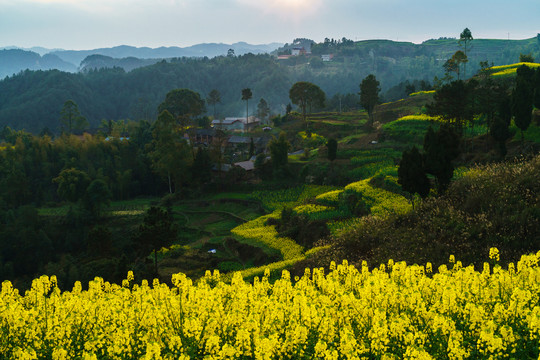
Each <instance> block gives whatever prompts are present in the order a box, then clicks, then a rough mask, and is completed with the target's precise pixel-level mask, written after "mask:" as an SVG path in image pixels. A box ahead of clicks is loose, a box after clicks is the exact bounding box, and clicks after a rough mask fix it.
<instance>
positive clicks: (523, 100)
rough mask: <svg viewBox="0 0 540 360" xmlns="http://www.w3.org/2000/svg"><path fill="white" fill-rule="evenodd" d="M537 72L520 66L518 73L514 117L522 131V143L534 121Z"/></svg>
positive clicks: (514, 91)
mask: <svg viewBox="0 0 540 360" xmlns="http://www.w3.org/2000/svg"><path fill="white" fill-rule="evenodd" d="M534 76H535V71H534V70H533V69H531V68H529V67H528V66H526V65H522V66H520V67H519V68H518V69H517V71H516V86H515V87H514V90H513V91H512V115H513V116H514V122H515V124H516V126H517V127H518V128H519V129H520V130H521V142H522V143H523V140H524V135H523V132H524V131H526V130H527V128H528V127H529V125H530V124H531V120H532V109H533V100H534V96H533V95H534V86H533V77H534Z"/></svg>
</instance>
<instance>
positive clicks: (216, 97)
mask: <svg viewBox="0 0 540 360" xmlns="http://www.w3.org/2000/svg"><path fill="white" fill-rule="evenodd" d="M206 102H207V103H208V105H212V107H213V108H214V113H213V116H214V119H215V118H216V104H217V103H221V94H220V93H219V91H217V90H216V89H213V90H212V91H210V93H209V94H208V97H207V98H206Z"/></svg>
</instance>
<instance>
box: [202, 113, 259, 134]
mask: <svg viewBox="0 0 540 360" xmlns="http://www.w3.org/2000/svg"><path fill="white" fill-rule="evenodd" d="M260 123H261V121H260V120H259V119H257V118H256V117H254V116H250V117H249V118H248V119H247V120H246V118H245V117H226V118H225V119H216V120H212V126H213V127H214V129H221V130H225V131H237V132H244V131H250V130H252V129H253V128H255V127H257V126H258V125H259V124H260Z"/></svg>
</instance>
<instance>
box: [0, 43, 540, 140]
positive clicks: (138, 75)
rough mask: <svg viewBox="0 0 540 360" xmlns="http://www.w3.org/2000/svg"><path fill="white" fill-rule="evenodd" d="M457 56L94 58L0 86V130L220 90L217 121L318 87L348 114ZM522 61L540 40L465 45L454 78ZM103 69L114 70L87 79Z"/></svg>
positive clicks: (444, 47) (389, 48) (346, 50)
mask: <svg viewBox="0 0 540 360" xmlns="http://www.w3.org/2000/svg"><path fill="white" fill-rule="evenodd" d="M307 41H309V40H307ZM294 44H295V42H293V44H292V45H294ZM299 44H301V42H299ZM290 47H291V45H287V46H286V47H284V48H282V49H280V50H279V51H278V53H280V52H281V53H283V52H287V51H288V50H287V49H289V50H290ZM459 49H460V46H459V43H458V40H456V39H439V40H429V41H426V42H424V43H422V44H418V45H416V44H413V43H404V42H394V41H388V40H370V41H359V42H353V41H351V40H347V39H342V40H339V41H335V40H329V39H326V40H325V41H324V42H323V43H319V44H313V45H312V46H311V51H312V54H311V55H301V56H293V57H290V58H289V59H286V60H277V59H276V58H275V57H273V56H270V55H253V54H247V55H241V56H234V55H233V56H227V57H226V56H219V57H215V58H212V59H208V58H174V59H169V60H162V61H160V62H159V63H157V64H153V65H150V66H144V67H138V66H141V65H144V64H145V61H143V60H140V59H134V58H131V59H130V58H128V59H115V58H110V57H105V56H95V57H92V58H88V59H86V60H85V61H84V62H83V64H82V65H83V67H84V68H85V69H87V71H84V72H82V73H65V72H60V71H56V70H52V71H24V72H22V73H19V74H18V75H15V76H12V77H8V78H6V79H4V80H3V81H0V127H3V126H5V125H9V126H10V127H12V128H14V129H26V130H27V131H30V132H33V133H39V132H40V131H41V130H43V129H44V128H48V129H49V130H51V131H53V132H58V129H59V121H58V119H59V112H60V110H61V108H62V105H63V104H64V102H65V101H66V100H68V99H72V100H74V101H75V102H76V103H77V104H78V105H79V108H80V110H81V113H82V115H83V116H85V117H86V118H87V119H88V121H89V126H90V127H97V126H98V124H99V122H100V121H101V120H103V119H106V120H119V119H131V120H140V119H148V120H151V119H155V117H156V116H157V113H156V109H157V106H158V105H159V103H160V102H161V100H162V99H163V97H164V95H165V94H166V93H167V92H169V91H170V90H172V89H175V88H189V89H192V90H194V91H197V92H199V93H200V94H201V96H202V97H203V98H205V97H206V96H207V95H208V94H209V92H210V91H211V90H212V89H216V90H218V91H219V92H220V93H221V103H218V104H217V105H216V115H217V116H221V117H224V116H241V115H243V114H245V106H244V105H245V104H244V103H243V101H242V100H241V90H242V89H243V88H247V87H249V88H250V89H251V90H252V92H253V99H254V101H252V102H250V113H254V112H255V111H256V105H257V103H258V101H259V100H260V99H261V98H264V99H265V100H266V102H267V103H268V105H269V107H270V109H271V111H272V112H273V113H284V112H285V107H286V105H287V104H288V103H289V98H288V90H289V89H290V87H291V85H292V84H294V83H295V82H297V81H309V82H312V83H315V84H317V85H318V86H319V87H320V88H321V89H322V90H323V91H324V92H325V93H326V95H327V97H328V98H329V101H328V105H330V106H334V108H337V106H339V100H340V98H341V100H342V102H343V104H345V103H346V102H348V104H346V105H347V106H348V107H349V108H350V107H355V106H356V107H358V104H357V103H356V101H357V100H355V96H352V97H351V96H350V95H356V94H357V93H358V90H359V87H358V86H359V83H360V81H361V80H362V79H363V78H364V77H365V76H367V75H368V74H370V73H373V74H375V75H376V77H377V79H378V80H379V81H380V84H381V88H382V90H383V98H385V97H386V98H387V100H397V99H399V98H401V97H403V96H406V95H407V94H408V93H410V92H412V91H411V90H412V89H415V90H426V89H427V87H429V86H430V84H432V83H433V82H434V80H435V77H437V78H438V79H441V78H443V77H444V75H445V70H444V68H443V65H444V63H445V62H446V60H448V59H449V58H450V57H451V56H452V54H454V53H455V52H456V51H457V50H459ZM327 53H330V54H333V55H334V57H333V59H332V61H330V62H323V61H322V60H321V58H320V55H323V54H327ZM520 54H530V56H531V57H533V58H534V57H536V58H540V45H539V42H538V39H537V38H532V39H527V40H519V41H517V40H509V41H505V40H484V39H475V40H473V41H472V42H471V44H470V45H469V50H468V63H467V67H466V71H465V68H464V72H463V74H462V76H463V77H470V76H471V75H473V74H474V73H476V72H477V71H478V69H479V63H480V61H484V62H487V63H488V64H490V65H491V64H494V65H500V64H508V63H514V62H517V61H518V60H519V56H520ZM36 55H37V54H36ZM37 56H38V57H39V55H37ZM51 56H52V55H51ZM146 63H147V62H146ZM102 66H103V67H109V66H119V67H115V68H108V69H99V70H95V69H96V68H100V67H102ZM137 67H138V68H137ZM126 69H127V70H126ZM132 69H133V70H132ZM129 70H132V71H129ZM420 81H422V85H421V84H420ZM435 85H436V84H435ZM407 89H408V90H407ZM349 100H350V101H349ZM349 103H350V104H349ZM208 110H210V109H208ZM208 114H209V115H210V114H211V112H210V111H209V113H208Z"/></svg>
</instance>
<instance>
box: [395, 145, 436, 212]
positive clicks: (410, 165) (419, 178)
mask: <svg viewBox="0 0 540 360" xmlns="http://www.w3.org/2000/svg"><path fill="white" fill-rule="evenodd" d="M398 183H399V184H400V185H401V188H402V189H403V191H406V192H408V193H410V194H411V203H412V204H413V207H414V198H413V196H412V195H414V194H418V195H420V197H422V198H425V197H426V196H428V194H429V189H430V183H429V179H428V177H427V175H426V171H425V170H424V159H423V157H422V154H420V152H419V151H418V149H417V148H416V146H413V147H412V149H411V150H405V151H404V152H403V154H402V156H401V161H400V162H399V167H398Z"/></svg>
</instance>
